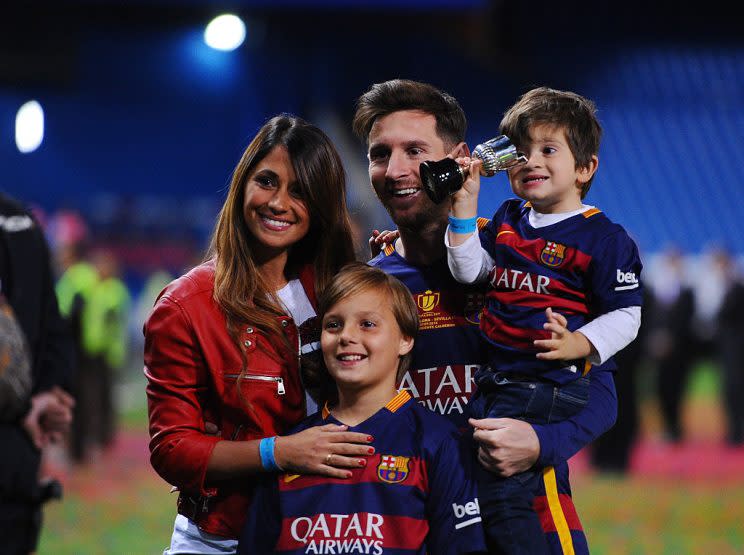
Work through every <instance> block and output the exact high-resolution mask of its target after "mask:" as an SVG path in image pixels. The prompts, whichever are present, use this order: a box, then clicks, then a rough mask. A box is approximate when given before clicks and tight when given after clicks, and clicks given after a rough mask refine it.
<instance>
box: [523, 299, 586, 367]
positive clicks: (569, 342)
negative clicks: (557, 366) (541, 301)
mask: <svg viewBox="0 0 744 555" xmlns="http://www.w3.org/2000/svg"><path fill="white" fill-rule="evenodd" d="M545 317H546V318H547V319H548V321H547V322H546V323H545V324H543V328H544V329H546V330H548V331H549V332H550V336H551V337H550V339H536V340H535V341H533V344H534V345H535V347H537V348H539V349H544V351H543V352H540V353H537V355H536V356H537V358H539V359H541V360H574V359H577V358H586V357H588V356H589V355H591V354H592V352H593V350H594V347H593V346H592V344H591V343H590V342H589V340H588V339H587V338H586V336H585V335H584V334H583V333H581V332H578V331H574V332H572V331H569V329H568V328H567V327H566V326H568V320H566V318H565V316H563V314H559V313H558V312H553V310H552V309H551V308H547V309H546V310H545Z"/></svg>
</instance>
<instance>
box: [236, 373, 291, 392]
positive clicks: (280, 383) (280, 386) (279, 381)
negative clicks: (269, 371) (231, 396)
mask: <svg viewBox="0 0 744 555" xmlns="http://www.w3.org/2000/svg"><path fill="white" fill-rule="evenodd" d="M238 376H240V374H225V377H226V378H235V379H237V378H238ZM243 378H244V379H246V380H257V381H261V382H276V393H277V395H284V394H285V393H286V392H287V391H286V389H284V378H280V377H278V376H254V375H252V374H244V375H243Z"/></svg>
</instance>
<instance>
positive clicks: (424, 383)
mask: <svg viewBox="0 0 744 555" xmlns="http://www.w3.org/2000/svg"><path fill="white" fill-rule="evenodd" d="M479 367H480V366H479V365H478V364H452V365H448V366H435V367H434V368H415V369H411V370H409V371H408V372H406V374H405V376H403V380H402V381H401V383H400V389H407V390H408V391H409V392H410V394H411V396H412V397H413V398H414V399H416V401H417V402H418V403H419V404H420V405H423V406H425V407H426V408H428V409H429V410H432V411H434V412H438V413H439V414H444V415H447V414H452V413H455V414H462V413H463V412H464V410H465V405H467V404H468V400H469V399H470V397H471V396H472V394H473V389H474V387H475V384H474V382H473V376H474V375H475V372H476V371H477V370H478V368H479Z"/></svg>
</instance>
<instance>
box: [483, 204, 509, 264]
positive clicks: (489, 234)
mask: <svg viewBox="0 0 744 555" xmlns="http://www.w3.org/2000/svg"><path fill="white" fill-rule="evenodd" d="M506 208H507V203H506V202H505V203H504V204H502V205H501V206H500V207H499V209H498V210H497V211H496V213H495V214H494V215H493V218H491V219H490V220H485V221H487V222H488V223H484V221H483V220H484V218H478V221H477V225H478V230H479V233H478V237H479V238H480V242H481V246H482V247H483V248H484V249H485V251H486V252H487V253H488V254H489V256H490V257H491V258H495V257H496V254H495V247H496V235H497V234H498V231H499V226H500V225H501V222H503V221H504V214H505V213H506Z"/></svg>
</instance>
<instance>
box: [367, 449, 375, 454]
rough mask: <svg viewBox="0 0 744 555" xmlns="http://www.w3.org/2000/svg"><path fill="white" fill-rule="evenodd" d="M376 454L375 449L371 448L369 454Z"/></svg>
mask: <svg viewBox="0 0 744 555" xmlns="http://www.w3.org/2000/svg"><path fill="white" fill-rule="evenodd" d="M374 452H375V448H374V447H370V448H369V449H367V453H369V454H370V455H372V454H374Z"/></svg>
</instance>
